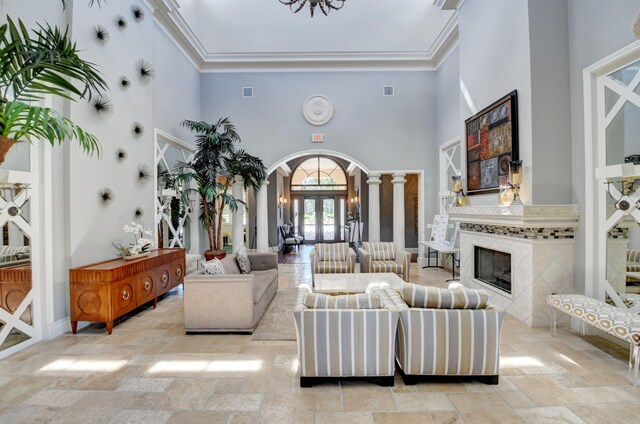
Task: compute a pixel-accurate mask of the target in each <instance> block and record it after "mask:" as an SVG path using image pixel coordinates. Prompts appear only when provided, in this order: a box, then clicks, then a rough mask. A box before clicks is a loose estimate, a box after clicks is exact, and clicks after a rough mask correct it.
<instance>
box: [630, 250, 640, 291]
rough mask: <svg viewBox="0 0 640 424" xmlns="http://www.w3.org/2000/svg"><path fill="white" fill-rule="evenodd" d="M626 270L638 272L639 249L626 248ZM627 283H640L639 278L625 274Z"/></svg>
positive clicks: (639, 265)
mask: <svg viewBox="0 0 640 424" xmlns="http://www.w3.org/2000/svg"><path fill="white" fill-rule="evenodd" d="M627 272H640V250H634V249H627ZM627 283H640V278H634V277H631V276H627Z"/></svg>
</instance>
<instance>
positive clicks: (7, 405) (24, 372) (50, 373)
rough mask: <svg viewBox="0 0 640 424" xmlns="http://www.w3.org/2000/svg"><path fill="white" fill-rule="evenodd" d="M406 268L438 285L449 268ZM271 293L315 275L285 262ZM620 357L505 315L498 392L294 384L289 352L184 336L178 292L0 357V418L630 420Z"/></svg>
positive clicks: (633, 401) (287, 345)
mask: <svg viewBox="0 0 640 424" xmlns="http://www.w3.org/2000/svg"><path fill="white" fill-rule="evenodd" d="M411 266H412V270H411V271H412V277H411V280H412V281H414V282H418V283H423V284H432V285H438V286H444V284H445V283H444V280H445V279H446V278H448V277H449V273H448V272H444V271H441V270H437V269H435V270H434V269H427V270H422V269H419V268H418V267H417V265H416V264H411ZM280 271H281V272H280V274H281V279H280V283H281V284H280V286H281V287H282V288H287V287H296V286H298V285H299V284H300V283H301V282H308V281H309V280H310V274H309V272H310V270H309V264H308V263H307V264H305V263H299V264H281V265H280ZM627 358H628V351H627V349H625V348H620V347H618V346H616V345H614V344H611V343H609V342H607V341H605V340H603V339H600V338H598V337H579V336H578V335H577V334H576V333H575V332H573V331H570V330H568V329H560V330H559V332H558V336H557V337H555V338H553V337H551V336H550V335H549V331H548V330H547V329H546V328H536V329H530V328H528V327H527V326H525V325H523V324H522V323H520V322H519V321H517V320H515V319H513V318H511V317H507V319H506V322H505V324H504V327H503V332H502V345H501V378H500V384H499V385H497V386H487V385H484V384H482V383H479V382H475V381H468V380H467V381H461V382H446V383H420V384H418V385H416V386H405V385H404V384H403V383H402V380H401V379H400V378H397V379H396V385H395V387H392V388H384V387H378V386H376V385H374V384H371V383H368V382H344V383H337V382H333V383H326V384H322V385H319V386H315V387H313V388H311V389H301V388H300V387H299V385H298V378H297V369H296V344H295V342H292V341H287V342H284V341H283V342H277V341H276V342H274V341H270V342H264V341H262V342H260V341H252V339H251V336H247V335H192V336H186V335H185V334H184V331H183V309H182V291H181V289H176V290H174V291H173V292H171V293H169V294H168V295H167V296H166V297H165V298H164V299H163V300H162V301H161V302H160V303H159V304H158V308H157V309H155V310H154V309H150V308H148V309H145V310H142V311H140V312H139V313H138V314H137V315H135V316H133V317H131V318H129V319H127V320H124V321H122V322H120V323H119V324H118V325H117V326H116V327H115V329H114V333H113V335H111V336H107V335H106V332H105V330H104V327H98V326H93V327H89V328H87V329H85V330H83V331H81V332H80V333H79V334H78V335H76V336H74V335H71V334H67V335H64V336H61V337H59V338H57V339H55V340H52V341H48V342H41V343H38V344H36V345H34V346H32V347H30V348H28V349H26V350H24V351H22V352H20V353H18V354H16V355H13V356H12V357H9V358H7V359H5V360H2V361H0V423H49V422H50V423H67V424H70V423H83V424H87V423H229V424H231V423H233V424H235V423H278V424H285V423H318V424H321V423H331V424H340V423H403V424H410V423H455V422H457V423H511V422H514V423H517V422H525V423H527V422H528V423H538V422H540V423H561V422H566V423H585V422H586V423H637V422H639V421H640V389H638V388H635V387H633V386H631V385H629V383H628V381H627Z"/></svg>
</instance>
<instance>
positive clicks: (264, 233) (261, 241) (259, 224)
mask: <svg viewBox="0 0 640 424" xmlns="http://www.w3.org/2000/svg"><path fill="white" fill-rule="evenodd" d="M268 185H269V181H265V182H264V183H263V184H262V187H260V190H258V194H257V196H256V217H257V221H256V232H257V234H256V241H257V243H256V248H257V251H258V252H261V253H262V252H268V251H269V208H268V205H267V186H268Z"/></svg>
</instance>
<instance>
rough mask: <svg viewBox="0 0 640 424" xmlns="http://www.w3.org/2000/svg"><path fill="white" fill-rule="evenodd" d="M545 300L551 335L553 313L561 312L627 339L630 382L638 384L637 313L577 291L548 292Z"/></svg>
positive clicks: (639, 345)
mask: <svg viewBox="0 0 640 424" xmlns="http://www.w3.org/2000/svg"><path fill="white" fill-rule="evenodd" d="M547 303H548V304H549V305H551V307H552V322H551V330H552V334H553V335H555V333H556V323H557V312H556V311H561V312H564V313H565V314H568V315H570V316H572V317H574V318H577V319H579V320H580V321H581V322H582V328H581V334H582V335H584V333H585V330H584V325H585V324H589V325H592V326H593V327H596V328H597V329H599V330H602V331H604V332H605V333H607V334H609V335H612V336H614V337H617V338H619V339H621V340H624V341H626V342H629V344H630V346H631V354H630V359H629V368H630V371H631V374H632V384H633V385H638V384H639V383H640V381H638V367H639V365H640V316H639V315H636V314H633V313H631V312H629V311H628V310H625V309H623V308H618V307H615V306H613V305H609V304H607V303H605V302H601V301H599V300H597V299H593V298H591V297H588V296H585V295H581V294H551V295H549V297H548V298H547Z"/></svg>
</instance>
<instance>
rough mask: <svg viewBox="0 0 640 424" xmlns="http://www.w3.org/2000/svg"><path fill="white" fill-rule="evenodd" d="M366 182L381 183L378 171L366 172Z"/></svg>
mask: <svg viewBox="0 0 640 424" xmlns="http://www.w3.org/2000/svg"><path fill="white" fill-rule="evenodd" d="M367 177H368V178H367V184H381V183H382V180H381V179H380V177H382V174H381V173H379V172H369V173H368V174H367Z"/></svg>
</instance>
